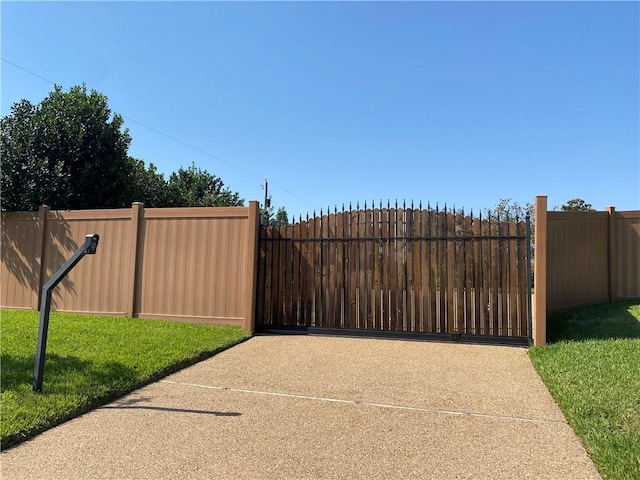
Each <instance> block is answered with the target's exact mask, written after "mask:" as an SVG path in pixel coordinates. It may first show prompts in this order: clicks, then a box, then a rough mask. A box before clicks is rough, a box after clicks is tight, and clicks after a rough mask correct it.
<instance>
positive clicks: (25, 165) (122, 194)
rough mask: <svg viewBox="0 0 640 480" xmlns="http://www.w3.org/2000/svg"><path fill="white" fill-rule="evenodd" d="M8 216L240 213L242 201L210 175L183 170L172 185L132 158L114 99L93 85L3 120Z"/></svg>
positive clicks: (0, 136) (26, 105) (27, 105)
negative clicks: (113, 211)
mask: <svg viewBox="0 0 640 480" xmlns="http://www.w3.org/2000/svg"><path fill="white" fill-rule="evenodd" d="M0 142H1V143H0V147H1V153H2V169H1V182H2V184H1V191H2V198H1V200H0V201H1V205H0V206H1V208H2V210H5V211H11V210H27V211H33V210H37V209H38V207H39V206H40V205H49V206H50V207H52V208H53V209H86V208H118V207H127V206H129V205H131V203H132V202H136V201H137V202H143V203H144V204H145V205H146V206H148V207H196V206H198V207H199V206H202V207H210V206H239V205H242V204H243V200H242V199H241V198H240V197H239V195H238V193H234V192H232V191H231V190H229V189H228V188H225V187H224V184H223V182H222V180H221V179H220V178H218V177H216V176H215V175H212V174H210V173H209V172H207V171H206V170H202V169H200V168H196V166H195V165H192V166H191V167H189V168H186V169H184V168H180V169H179V170H178V171H177V172H175V173H173V174H171V176H170V177H169V179H168V180H165V178H164V175H163V174H162V173H159V172H158V171H157V169H156V167H155V165H153V163H150V164H149V167H147V166H146V165H145V163H144V161H142V160H139V159H136V158H133V157H130V156H129V155H128V150H129V146H130V144H131V137H130V136H129V132H128V130H127V129H123V119H122V117H121V116H120V115H118V114H112V112H111V110H110V109H109V106H108V99H107V97H106V96H104V95H102V94H100V93H98V92H96V91H95V90H91V92H87V87H86V85H84V84H83V85H81V86H75V87H72V88H71V89H70V90H69V91H68V92H64V91H63V89H62V88H61V87H59V86H56V87H55V88H54V90H53V91H52V92H50V93H49V95H48V96H47V97H46V98H45V99H44V100H42V102H40V103H39V104H37V105H34V104H32V103H31V102H29V101H28V100H21V101H19V102H17V103H15V104H14V105H13V106H12V108H11V113H10V114H9V115H7V116H5V117H2V118H1V119H0Z"/></svg>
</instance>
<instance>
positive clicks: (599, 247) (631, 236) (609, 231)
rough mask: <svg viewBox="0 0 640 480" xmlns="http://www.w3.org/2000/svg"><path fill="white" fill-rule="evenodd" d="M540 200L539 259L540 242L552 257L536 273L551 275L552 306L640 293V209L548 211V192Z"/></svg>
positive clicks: (551, 308)
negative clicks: (624, 210)
mask: <svg viewBox="0 0 640 480" xmlns="http://www.w3.org/2000/svg"><path fill="white" fill-rule="evenodd" d="M538 199H539V201H544V205H540V208H537V209H536V215H537V217H540V218H536V234H537V233H538V231H540V234H541V236H540V239H539V240H538V239H536V259H537V258H538V256H539V255H538V253H539V251H541V249H540V248H539V244H540V246H542V245H544V246H545V249H546V251H544V252H543V253H544V255H545V256H546V258H544V257H543V258H540V265H538V264H537V263H536V275H537V274H538V273H539V272H540V273H542V274H543V275H544V277H545V282H544V285H542V284H541V288H542V287H544V288H546V305H545V306H544V309H545V310H546V311H554V310H560V309H564V308H571V307H577V306H581V305H588V304H592V303H599V302H608V301H614V300H618V299H624V298H638V297H640V211H639V210H635V211H626V212H617V211H616V210H615V208H614V207H607V209H606V211H604V212H555V211H551V212H547V210H546V197H538ZM539 225H542V226H543V227H544V228H543V229H540V228H538V226H539ZM542 268H544V269H545V271H544V272H542V270H540V269H542ZM537 293H538V287H537V286H536V295H537Z"/></svg>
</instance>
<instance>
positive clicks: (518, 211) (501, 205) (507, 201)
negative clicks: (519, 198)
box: [484, 198, 535, 221]
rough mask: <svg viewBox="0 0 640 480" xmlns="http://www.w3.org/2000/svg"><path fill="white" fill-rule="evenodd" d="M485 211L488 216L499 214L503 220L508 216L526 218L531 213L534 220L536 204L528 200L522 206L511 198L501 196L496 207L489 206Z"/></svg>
mask: <svg viewBox="0 0 640 480" xmlns="http://www.w3.org/2000/svg"><path fill="white" fill-rule="evenodd" d="M484 212H485V214H486V215H487V216H489V215H491V216H492V217H498V216H499V217H500V219H501V220H503V219H506V218H507V217H508V218H510V219H514V218H516V217H518V219H521V220H524V219H525V217H526V216H527V215H529V217H530V218H531V220H532V221H533V218H534V215H535V205H533V204H531V203H529V202H527V203H525V204H524V206H522V205H520V204H519V203H518V202H514V201H513V200H512V199H511V198H501V199H500V201H499V202H498V203H497V204H496V206H495V207H494V208H487V209H485V211H484Z"/></svg>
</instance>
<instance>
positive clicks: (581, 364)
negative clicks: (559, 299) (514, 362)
mask: <svg viewBox="0 0 640 480" xmlns="http://www.w3.org/2000/svg"><path fill="white" fill-rule="evenodd" d="M547 334H548V335H547V336H548V341H549V344H548V345H547V346H545V347H535V348H531V349H530V350H529V353H530V356H531V360H532V361H533V364H534V366H535V367H536V369H537V371H538V373H539V375H540V377H541V378H542V380H543V381H544V382H545V384H546V385H547V387H548V389H549V391H550V392H551V394H552V395H553V397H554V398H555V400H556V402H557V403H558V405H559V406H560V408H561V409H562V411H563V413H564V415H565V417H566V418H567V420H568V422H569V424H570V425H571V427H572V428H573V429H574V431H575V432H576V433H577V434H578V436H580V438H581V439H582V441H583V443H584V445H585V446H586V448H587V450H588V451H589V454H590V455H591V458H592V459H593V461H594V463H595V464H596V466H597V467H598V470H599V471H600V474H601V475H602V476H603V478H605V479H630V480H631V479H636V480H637V479H640V301H637V300H636V301H625V302H614V303H611V304H603V305H598V306H594V307H587V308H579V309H575V310H571V311H568V312H563V313H558V314H555V315H551V316H549V318H548V320H547Z"/></svg>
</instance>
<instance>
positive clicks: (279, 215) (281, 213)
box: [269, 207, 289, 227]
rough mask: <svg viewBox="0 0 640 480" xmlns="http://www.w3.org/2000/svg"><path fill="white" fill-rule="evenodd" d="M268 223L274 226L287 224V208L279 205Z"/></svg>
mask: <svg viewBox="0 0 640 480" xmlns="http://www.w3.org/2000/svg"><path fill="white" fill-rule="evenodd" d="M269 223H270V225H274V226H276V227H284V226H286V225H289V214H288V213H287V210H286V209H285V208H284V207H280V208H279V209H278V211H277V212H276V215H275V217H274V218H273V220H270V221H269Z"/></svg>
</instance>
